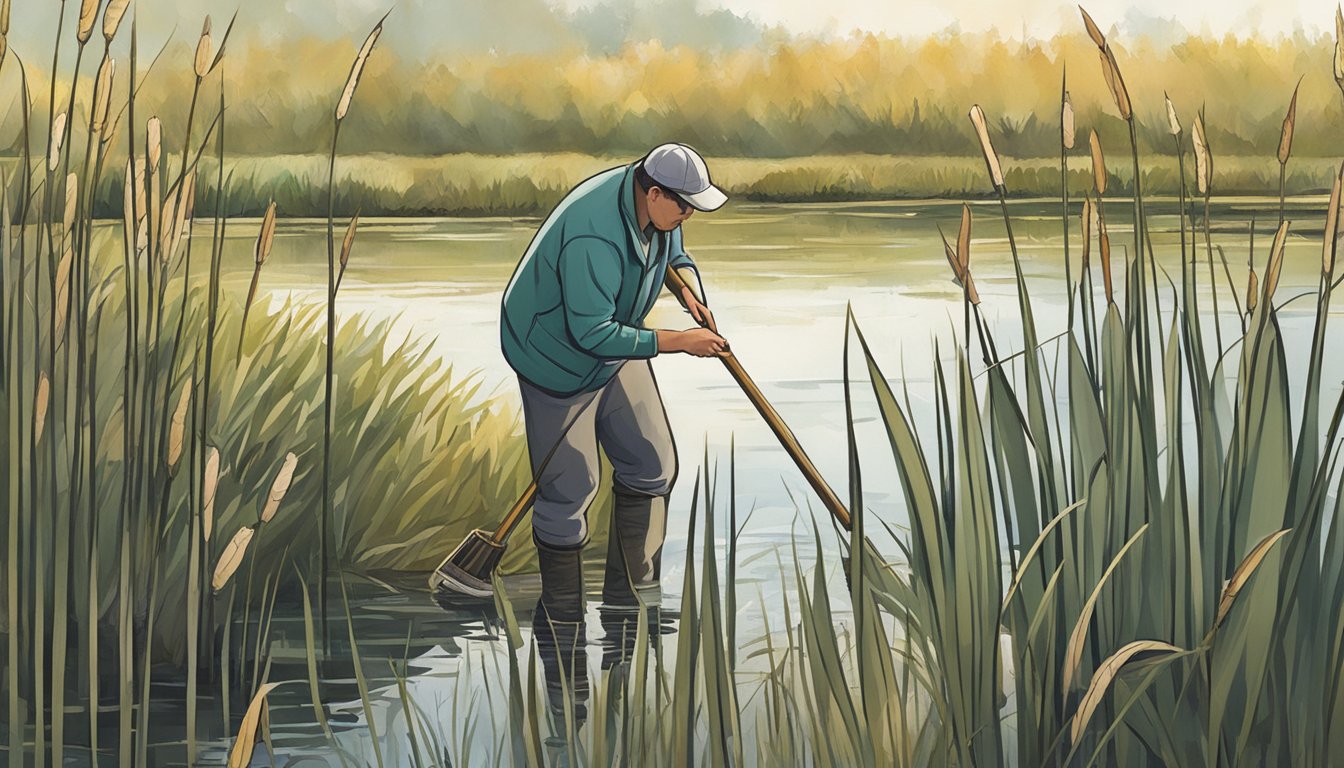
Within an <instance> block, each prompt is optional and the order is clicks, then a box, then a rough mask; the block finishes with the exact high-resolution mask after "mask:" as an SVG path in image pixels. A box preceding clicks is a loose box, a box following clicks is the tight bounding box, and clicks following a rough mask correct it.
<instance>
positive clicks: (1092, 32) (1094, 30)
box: [1078, 5, 1106, 48]
mask: <svg viewBox="0 0 1344 768" xmlns="http://www.w3.org/2000/svg"><path fill="white" fill-rule="evenodd" d="M1078 11H1079V12H1080V13H1082V14H1083V26H1085V27H1087V35H1088V37H1090V38H1092V42H1093V43H1096V45H1097V47H1098V48H1105V47H1106V36H1105V35H1103V34H1101V29H1100V28H1099V27H1098V26H1097V23H1096V22H1095V21H1093V20H1092V16H1091V15H1089V14H1088V12H1087V10H1086V9H1085V8H1083V7H1082V6H1081V5H1080V6H1078Z"/></svg>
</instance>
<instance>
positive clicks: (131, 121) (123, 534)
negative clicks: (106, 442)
mask: <svg viewBox="0 0 1344 768" xmlns="http://www.w3.org/2000/svg"><path fill="white" fill-rule="evenodd" d="M136 25H137V21H136V19H135V18H134V17H133V18H132V19H131V52H130V61H129V64H130V66H129V72H130V74H129V76H128V77H127V79H126V82H127V86H126V93H127V96H126V114H127V120H126V158H127V161H126V195H127V199H126V200H125V201H124V206H125V208H126V210H127V211H129V213H130V215H129V216H128V217H127V222H126V226H125V227H124V228H123V231H122V240H123V242H124V245H125V251H124V253H125V255H124V266H125V286H126V321H125V324H126V325H125V327H126V349H125V355H124V360H123V368H122V377H123V378H122V393H123V397H122V430H123V443H122V447H123V451H124V453H123V456H122V492H121V509H120V512H119V515H118V517H119V522H120V525H119V528H120V534H119V535H120V539H121V542H120V544H121V546H120V553H119V555H118V565H119V570H118V578H117V594H118V598H119V599H118V601H117V604H118V606H119V607H120V616H119V617H118V621H117V630H118V637H117V675H118V686H117V704H118V706H117V731H118V736H119V738H118V742H117V755H118V757H119V761H118V765H130V764H131V689H132V686H133V684H134V676H135V667H134V658H133V649H132V647H131V646H132V645H133V641H134V638H133V636H132V627H131V618H132V616H134V613H133V612H132V603H133V602H134V600H135V596H134V594H133V593H132V590H131V558H132V556H133V555H132V552H133V550H132V546H131V542H132V535H133V532H134V530H135V528H134V521H133V519H132V510H133V509H134V508H135V504H136V501H137V500H138V496H139V493H138V491H139V489H138V477H139V469H138V465H139V463H140V461H139V454H140V448H139V443H138V442H137V440H136V431H135V425H136V422H137V420H138V418H139V404H138V392H139V389H140V387H139V371H140V362H139V357H140V355H139V339H140V320H139V312H138V306H139V298H138V293H139V290H138V286H139V283H140V276H139V271H140V268H139V261H140V258H139V256H138V254H137V253H136V245H137V242H136V240H137V237H138V236H137V234H136V232H135V228H136V226H137V218H136V216H135V204H134V197H135V195H136V186H135V165H136V162H135V159H136V146H135V79H136V53H137V50H138V39H139V36H138V35H137V34H136ZM142 434H143V433H142Z"/></svg>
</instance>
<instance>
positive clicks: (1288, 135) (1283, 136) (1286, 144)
mask: <svg viewBox="0 0 1344 768" xmlns="http://www.w3.org/2000/svg"><path fill="white" fill-rule="evenodd" d="M1301 87H1302V81H1301V80H1299V81H1298V84H1297V87H1295V88H1293V98H1292V100H1291V101H1289V102H1288V114H1286V115H1284V116H1283V130H1282V131H1281V132H1280V133H1279V165H1287V164H1288V156H1289V155H1291V154H1292V152H1293V125H1294V123H1296V122H1297V90H1298V88H1301Z"/></svg>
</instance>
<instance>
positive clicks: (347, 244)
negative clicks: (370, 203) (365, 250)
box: [341, 213, 359, 272]
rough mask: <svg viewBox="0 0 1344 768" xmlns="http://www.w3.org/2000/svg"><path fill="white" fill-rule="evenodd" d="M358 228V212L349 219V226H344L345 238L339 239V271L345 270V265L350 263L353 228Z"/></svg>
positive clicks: (353, 238)
mask: <svg viewBox="0 0 1344 768" xmlns="http://www.w3.org/2000/svg"><path fill="white" fill-rule="evenodd" d="M358 228H359V214H358V213H356V214H355V216H354V218H352V219H350V226H348V227H346V228H345V239H344V240H342V241H341V271H342V272H344V271H345V266H346V265H347V264H349V263H350V249H351V248H354V246H355V230H356V229H358Z"/></svg>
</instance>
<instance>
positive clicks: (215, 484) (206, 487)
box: [201, 445, 219, 543]
mask: <svg viewBox="0 0 1344 768" xmlns="http://www.w3.org/2000/svg"><path fill="white" fill-rule="evenodd" d="M218 491H219V449H218V448H216V447H214V446H213V445H212V446H210V450H209V451H207V452H206V456H205V476H204V478H203V479H202V481H201V533H202V534H203V535H204V536H205V541H206V542H207V543H208V542H209V541H210V533H211V531H212V530H213V529H214V525H215V495H216V494H217V493H218Z"/></svg>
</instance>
